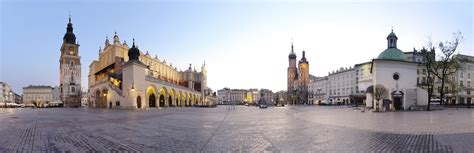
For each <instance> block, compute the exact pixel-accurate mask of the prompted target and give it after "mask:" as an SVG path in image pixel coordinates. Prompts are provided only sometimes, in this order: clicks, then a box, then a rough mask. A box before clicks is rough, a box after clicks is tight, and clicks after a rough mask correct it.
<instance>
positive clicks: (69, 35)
mask: <svg viewBox="0 0 474 153" xmlns="http://www.w3.org/2000/svg"><path fill="white" fill-rule="evenodd" d="M63 41H64V42H65V43H68V44H75V43H76V35H74V32H73V28H72V23H71V16H69V23H68V24H67V28H66V34H64V37H63Z"/></svg>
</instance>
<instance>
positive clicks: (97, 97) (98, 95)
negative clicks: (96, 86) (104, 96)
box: [95, 90, 101, 107]
mask: <svg viewBox="0 0 474 153" xmlns="http://www.w3.org/2000/svg"><path fill="white" fill-rule="evenodd" d="M100 99H101V98H100V91H99V90H97V91H96V92H95V107H100Z"/></svg>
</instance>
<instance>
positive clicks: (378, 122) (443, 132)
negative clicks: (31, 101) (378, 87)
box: [0, 106, 474, 152]
mask: <svg viewBox="0 0 474 153" xmlns="http://www.w3.org/2000/svg"><path fill="white" fill-rule="evenodd" d="M472 114H474V109H473V110H467V109H466V110H442V111H433V112H395V113H367V112H366V113H361V112H358V111H353V110H352V109H351V108H332V107H316V106H306V107H305V106H298V107H295V106H293V107H276V108H268V109H259V108H255V107H235V108H230V107H228V106H220V107H217V108H166V109H151V110H146V111H145V110H143V111H134V110H107V109H88V108H49V109H30V108H24V109H0V152H67V151H71V152H110V151H117V152H234V151H238V152H256V151H274V152H308V151H310V152H474V130H473V129H472V127H473V126H472V125H473V124H474V123H473V117H474V116H473V115H472ZM427 120H428V121H427ZM382 121H387V124H384V122H382ZM427 124H428V125H427ZM411 127H412V128H411Z"/></svg>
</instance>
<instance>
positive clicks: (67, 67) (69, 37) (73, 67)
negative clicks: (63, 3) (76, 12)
mask: <svg viewBox="0 0 474 153" xmlns="http://www.w3.org/2000/svg"><path fill="white" fill-rule="evenodd" d="M60 50H61V57H60V59H59V70H60V74H59V80H60V82H59V83H60V84H59V88H60V93H61V94H60V98H61V101H62V102H63V103H64V107H79V106H80V104H81V57H80V56H79V44H77V43H76V36H75V35H74V32H73V28H72V23H71V16H69V23H68V24H67V28H66V34H64V37H63V44H62V45H61V49H60Z"/></svg>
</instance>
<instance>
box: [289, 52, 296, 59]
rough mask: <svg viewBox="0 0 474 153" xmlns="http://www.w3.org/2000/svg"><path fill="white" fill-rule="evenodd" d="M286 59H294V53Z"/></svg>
mask: <svg viewBox="0 0 474 153" xmlns="http://www.w3.org/2000/svg"><path fill="white" fill-rule="evenodd" d="M288 58H289V59H296V55H295V53H293V52H292V53H290V55H288Z"/></svg>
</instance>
